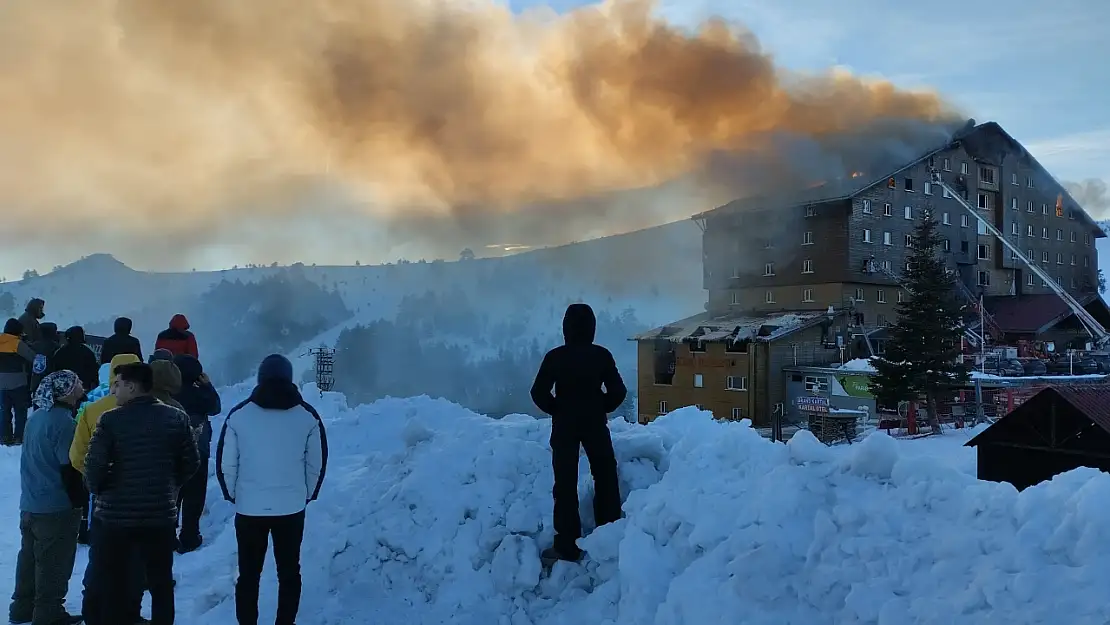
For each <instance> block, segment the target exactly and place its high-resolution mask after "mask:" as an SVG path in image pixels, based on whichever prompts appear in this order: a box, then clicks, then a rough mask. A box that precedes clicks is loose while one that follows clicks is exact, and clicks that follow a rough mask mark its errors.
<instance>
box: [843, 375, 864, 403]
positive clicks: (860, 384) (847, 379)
mask: <svg viewBox="0 0 1110 625" xmlns="http://www.w3.org/2000/svg"><path fill="white" fill-rule="evenodd" d="M870 379H871V378H870V376H866V375H845V376H841V377H839V378H837V381H838V382H840V385H841V386H843V387H844V392H846V393H848V396H849V397H867V398H873V395H871V389H870V388H868V385H867V381H868V380H870Z"/></svg>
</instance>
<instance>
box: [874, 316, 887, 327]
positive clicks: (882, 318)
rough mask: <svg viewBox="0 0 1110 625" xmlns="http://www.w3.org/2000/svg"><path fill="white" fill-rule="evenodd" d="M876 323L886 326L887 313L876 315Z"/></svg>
mask: <svg viewBox="0 0 1110 625" xmlns="http://www.w3.org/2000/svg"><path fill="white" fill-rule="evenodd" d="M875 323H877V324H879V325H881V326H885V325H886V315H876V316H875Z"/></svg>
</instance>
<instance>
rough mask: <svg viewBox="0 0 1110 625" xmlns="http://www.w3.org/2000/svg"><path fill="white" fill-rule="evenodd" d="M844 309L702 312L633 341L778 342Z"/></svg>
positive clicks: (637, 337) (634, 337) (643, 333)
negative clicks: (726, 313)
mask: <svg viewBox="0 0 1110 625" xmlns="http://www.w3.org/2000/svg"><path fill="white" fill-rule="evenodd" d="M840 314H842V312H837V311H835V310H834V311H832V312H831V313H830V312H829V311H816V310H806V311H793V312H791V311H783V312H776V313H766V314H758V313H752V312H747V313H738V314H728V315H719V316H710V315H709V313H701V314H698V315H694V316H692V317H687V318H685V319H680V320H678V321H675V322H674V323H669V324H667V325H664V326H659V327H658V328H654V329H652V330H648V331H647V332H641V333H640V334H637V335H635V336H633V337H632V338H631V340H633V341H654V340H668V341H674V342H676V343H680V342H683V341H689V340H695V339H696V340H698V341H700V342H702V343H712V342H719V341H726V340H732V341H742V340H744V339H748V340H753V341H765V342H770V341H775V340H778V339H781V338H783V337H785V336H787V335H790V334H793V333H794V332H797V331H798V330H802V329H805V328H808V327H811V326H813V325H816V324H818V323H820V322H822V321H826V320H829V319H833V318H836V317H837V316H839V315H840Z"/></svg>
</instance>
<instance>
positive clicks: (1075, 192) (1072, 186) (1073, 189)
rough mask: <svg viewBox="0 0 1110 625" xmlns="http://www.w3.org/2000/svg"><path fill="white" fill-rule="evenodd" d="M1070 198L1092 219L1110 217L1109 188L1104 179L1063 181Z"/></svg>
mask: <svg viewBox="0 0 1110 625" xmlns="http://www.w3.org/2000/svg"><path fill="white" fill-rule="evenodd" d="M1063 184H1064V188H1065V189H1067V190H1068V193H1069V194H1071V196H1072V198H1074V199H1075V201H1076V202H1078V203H1079V205H1080V206H1081V207H1083V210H1085V211H1087V214H1088V215H1090V216H1091V217H1092V218H1094V219H1110V188H1107V186H1106V181H1105V180H1102V179H1099V178H1088V179H1086V180H1084V181H1083V182H1064V183H1063Z"/></svg>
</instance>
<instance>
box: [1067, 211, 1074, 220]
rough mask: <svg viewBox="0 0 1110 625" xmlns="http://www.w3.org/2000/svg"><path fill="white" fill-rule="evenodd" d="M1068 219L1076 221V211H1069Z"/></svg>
mask: <svg viewBox="0 0 1110 625" xmlns="http://www.w3.org/2000/svg"><path fill="white" fill-rule="evenodd" d="M1068 219H1070V220H1072V221H1075V211H1073V210H1070V209H1069V210H1068Z"/></svg>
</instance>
